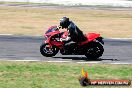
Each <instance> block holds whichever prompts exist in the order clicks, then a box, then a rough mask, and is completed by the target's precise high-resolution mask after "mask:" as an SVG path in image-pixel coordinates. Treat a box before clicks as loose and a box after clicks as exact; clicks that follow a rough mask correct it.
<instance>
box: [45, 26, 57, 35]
mask: <svg viewBox="0 0 132 88" xmlns="http://www.w3.org/2000/svg"><path fill="white" fill-rule="evenodd" d="M56 29H57V26H51V27H50V28H48V31H46V32H45V34H47V33H49V32H54V31H56Z"/></svg>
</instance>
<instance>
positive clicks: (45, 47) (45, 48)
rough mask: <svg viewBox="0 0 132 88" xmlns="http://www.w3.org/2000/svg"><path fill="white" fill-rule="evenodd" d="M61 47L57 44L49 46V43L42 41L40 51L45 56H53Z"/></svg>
mask: <svg viewBox="0 0 132 88" xmlns="http://www.w3.org/2000/svg"><path fill="white" fill-rule="evenodd" d="M58 51H59V49H58V48H57V47H56V46H51V47H49V44H48V43H42V44H41V46H40V52H41V54H42V55H43V56H46V57H52V56H55V55H56V54H57V53H58Z"/></svg>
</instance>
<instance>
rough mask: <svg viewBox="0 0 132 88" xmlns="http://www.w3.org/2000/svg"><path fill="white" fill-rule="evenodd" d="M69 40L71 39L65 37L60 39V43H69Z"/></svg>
mask: <svg viewBox="0 0 132 88" xmlns="http://www.w3.org/2000/svg"><path fill="white" fill-rule="evenodd" d="M70 39H71V37H69V36H67V37H66V38H60V41H61V42H66V41H69V40H70Z"/></svg>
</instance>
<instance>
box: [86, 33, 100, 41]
mask: <svg viewBox="0 0 132 88" xmlns="http://www.w3.org/2000/svg"><path fill="white" fill-rule="evenodd" d="M86 36H87V38H88V41H89V42H91V41H93V40H94V39H96V38H98V37H100V34H96V33H88V34H87V35H86Z"/></svg>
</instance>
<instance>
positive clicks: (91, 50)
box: [85, 42, 104, 59]
mask: <svg viewBox="0 0 132 88" xmlns="http://www.w3.org/2000/svg"><path fill="white" fill-rule="evenodd" d="M103 52H104V48H103V46H102V45H101V44H100V43H98V42H92V43H91V44H89V47H88V48H87V50H86V53H85V56H86V57H87V58H88V59H98V58H99V57H101V56H102V54H103Z"/></svg>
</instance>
